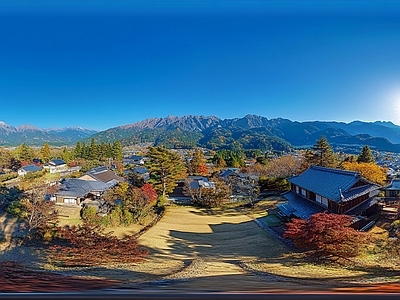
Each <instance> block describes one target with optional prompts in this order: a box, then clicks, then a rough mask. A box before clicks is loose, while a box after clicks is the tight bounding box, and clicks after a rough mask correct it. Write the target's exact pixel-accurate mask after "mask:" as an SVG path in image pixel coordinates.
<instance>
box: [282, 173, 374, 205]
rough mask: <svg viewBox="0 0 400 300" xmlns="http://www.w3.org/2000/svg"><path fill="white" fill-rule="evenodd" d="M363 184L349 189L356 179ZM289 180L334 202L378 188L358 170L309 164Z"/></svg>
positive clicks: (346, 199) (349, 198)
mask: <svg viewBox="0 0 400 300" xmlns="http://www.w3.org/2000/svg"><path fill="white" fill-rule="evenodd" d="M360 180H362V181H364V182H365V185H364V186H361V187H357V188H354V189H351V187H353V186H354V185H355V183H357V182H358V181H360ZM289 182H291V183H293V184H295V185H297V186H300V187H301V188H304V189H306V190H309V191H312V192H314V193H316V194H318V195H321V196H322V197H325V198H327V199H331V200H333V201H335V202H341V201H348V200H351V199H353V198H356V197H358V196H360V195H363V194H365V193H368V192H369V191H372V190H376V189H378V188H379V186H378V185H375V184H371V183H369V182H367V181H366V180H365V179H363V178H362V177H361V175H360V173H358V172H353V171H345V170H339V169H329V168H323V167H317V166H311V167H310V168H308V169H307V170H306V171H304V172H303V173H301V174H300V175H298V176H294V177H292V178H289Z"/></svg>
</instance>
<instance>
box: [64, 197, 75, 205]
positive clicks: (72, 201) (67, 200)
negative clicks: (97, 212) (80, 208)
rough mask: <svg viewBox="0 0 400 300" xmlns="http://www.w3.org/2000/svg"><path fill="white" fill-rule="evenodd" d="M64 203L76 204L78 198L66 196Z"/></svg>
mask: <svg viewBox="0 0 400 300" xmlns="http://www.w3.org/2000/svg"><path fill="white" fill-rule="evenodd" d="M64 203H68V204H76V199H75V198H64Z"/></svg>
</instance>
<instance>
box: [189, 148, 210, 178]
mask: <svg viewBox="0 0 400 300" xmlns="http://www.w3.org/2000/svg"><path fill="white" fill-rule="evenodd" d="M206 163H207V160H206V157H205V155H204V153H203V152H202V151H201V150H200V149H198V148H196V149H195V150H194V151H193V152H192V153H191V154H190V155H189V157H188V161H187V163H186V167H187V170H188V173H189V175H200V176H206V175H208V168H207V165H206Z"/></svg>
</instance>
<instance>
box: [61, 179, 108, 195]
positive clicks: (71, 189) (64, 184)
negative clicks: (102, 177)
mask: <svg viewBox="0 0 400 300" xmlns="http://www.w3.org/2000/svg"><path fill="white" fill-rule="evenodd" d="M107 188H108V187H107V185H106V184H105V183H103V182H101V181H88V180H82V179H78V178H65V179H63V180H62V181H61V186H60V189H59V191H58V192H57V193H56V195H59V196H72V197H84V196H85V195H87V194H88V193H90V192H103V191H105V190H107Z"/></svg>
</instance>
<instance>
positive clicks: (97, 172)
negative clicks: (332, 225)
mask: <svg viewBox="0 0 400 300" xmlns="http://www.w3.org/2000/svg"><path fill="white" fill-rule="evenodd" d="M87 175H89V176H91V177H92V178H94V179H95V180H99V181H101V182H104V183H114V185H115V184H116V183H118V182H123V181H125V179H124V178H123V177H121V176H118V175H117V174H115V173H114V172H112V171H110V170H108V169H107V168H106V167H97V168H94V169H92V170H90V171H89V172H88V173H87Z"/></svg>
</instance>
